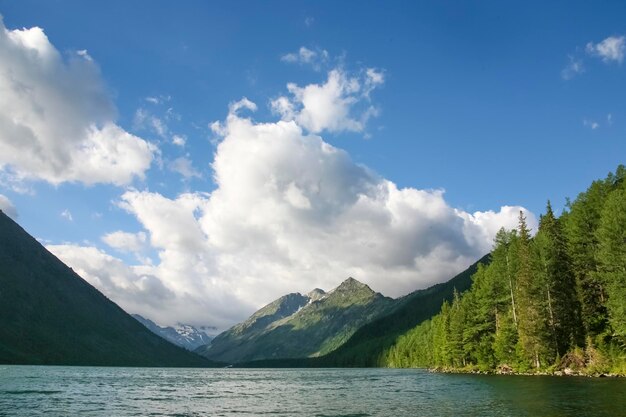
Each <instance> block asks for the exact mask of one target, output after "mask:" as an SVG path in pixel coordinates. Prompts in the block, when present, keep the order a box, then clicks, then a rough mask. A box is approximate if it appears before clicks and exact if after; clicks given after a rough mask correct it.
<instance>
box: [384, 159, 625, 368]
mask: <svg viewBox="0 0 626 417" xmlns="http://www.w3.org/2000/svg"><path fill="white" fill-rule="evenodd" d="M625 177H626V169H625V168H624V166H622V165H620V166H619V167H618V168H617V170H616V172H615V173H614V174H613V173H610V174H609V175H608V176H607V177H606V178H605V179H603V180H598V181H594V182H593V183H592V184H591V186H590V187H589V188H588V189H587V190H586V191H585V192H583V193H581V194H579V195H578V197H577V198H576V199H575V200H574V201H568V202H567V204H566V209H565V210H564V211H563V213H562V214H561V215H560V216H559V217H557V216H555V214H554V212H553V210H552V207H551V205H550V202H548V204H547V207H546V212H545V214H543V215H541V217H540V221H539V228H538V230H537V233H536V234H535V235H534V236H532V234H531V230H529V228H528V225H527V224H526V219H525V218H524V216H523V213H521V212H520V216H519V226H518V228H517V230H511V231H506V230H504V229H502V230H500V231H499V232H498V234H497V235H496V237H495V242H494V247H493V251H492V254H491V262H490V263H489V264H487V265H480V266H479V268H478V270H477V272H476V273H475V274H474V275H473V277H472V280H473V282H472V286H471V288H470V289H469V290H468V291H466V292H465V293H463V294H459V293H457V292H455V294H454V298H453V300H452V302H447V301H446V302H444V303H443V305H442V307H441V311H440V312H439V313H438V314H437V315H436V316H434V317H433V318H432V319H430V320H427V321H425V322H423V323H422V324H420V325H419V326H417V327H415V328H413V329H412V330H410V331H409V332H408V333H406V334H404V335H402V336H401V337H399V338H398V339H397V341H396V343H395V345H394V346H393V347H391V348H390V349H388V350H387V351H385V352H384V353H383V355H382V358H381V361H382V363H383V364H385V365H387V366H392V367H435V368H442V369H452V370H455V369H456V370H478V371H496V370H500V371H503V372H510V371H512V372H535V371H550V370H558V369H564V368H573V369H576V370H577V371H580V372H587V373H605V372H615V373H620V374H625V373H626V181H625Z"/></svg>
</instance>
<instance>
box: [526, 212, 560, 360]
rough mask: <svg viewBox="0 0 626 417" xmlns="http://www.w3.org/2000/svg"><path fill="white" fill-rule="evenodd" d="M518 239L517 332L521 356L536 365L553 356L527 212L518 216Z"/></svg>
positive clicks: (551, 358)
mask: <svg viewBox="0 0 626 417" xmlns="http://www.w3.org/2000/svg"><path fill="white" fill-rule="evenodd" d="M518 232H519V242H518V260H519V264H518V270H517V288H518V312H519V317H518V319H519V320H518V333H519V347H520V354H521V356H522V358H521V359H523V360H524V361H526V363H528V364H531V366H533V367H535V368H540V367H541V366H543V365H546V362H551V361H552V360H553V359H554V358H553V357H552V352H551V349H550V343H549V331H548V326H547V320H546V314H545V312H546V310H547V309H546V308H545V302H544V299H543V286H542V283H541V282H540V281H539V280H538V279H537V278H536V270H537V269H536V267H535V263H534V256H533V255H534V254H533V247H532V241H531V238H530V230H529V229H528V227H527V226H526V218H525V217H524V213H523V212H521V211H520V216H519V228H518Z"/></svg>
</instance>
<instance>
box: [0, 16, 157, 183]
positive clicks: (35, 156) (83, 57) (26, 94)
mask: <svg viewBox="0 0 626 417" xmlns="http://www.w3.org/2000/svg"><path fill="white" fill-rule="evenodd" d="M115 116H116V115H115V107H114V106H113V104H112V103H111V100H110V98H109V95H108V94H107V92H106V89H105V87H104V84H103V82H102V79H101V76H100V73H99V70H98V67H97V65H96V64H95V62H94V61H93V59H92V58H91V57H90V56H89V54H88V53H87V52H86V51H77V52H72V53H70V54H69V56H68V57H63V56H62V55H61V54H60V53H59V51H58V50H57V49H56V48H55V47H54V45H53V44H52V43H50V41H49V40H48V37H47V36H46V34H45V33H44V31H43V30H42V29H41V28H38V27H33V28H29V29H16V30H8V29H7V28H6V27H5V26H4V23H3V21H2V17H1V16H0V173H2V171H4V173H3V174H4V175H8V176H10V177H11V178H13V179H17V180H23V179H38V180H44V181H47V182H50V183H53V184H59V183H61V182H65V181H70V182H82V183H85V184H93V183H113V184H117V185H122V184H127V183H129V182H130V181H132V179H133V178H135V177H143V176H144V173H145V171H146V170H147V169H148V168H149V167H150V164H151V161H152V159H153V154H154V153H155V152H156V148H155V147H154V146H153V145H152V144H150V143H148V142H146V141H144V140H143V139H141V138H139V137H137V136H134V135H132V134H130V133H128V132H126V131H125V130H124V129H122V128H121V127H120V126H118V125H117V124H115Z"/></svg>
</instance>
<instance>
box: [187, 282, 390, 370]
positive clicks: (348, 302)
mask: <svg viewBox="0 0 626 417" xmlns="http://www.w3.org/2000/svg"><path fill="white" fill-rule="evenodd" d="M394 305H395V303H394V300H393V299H391V298H388V297H384V296H383V295H381V294H380V293H377V292H374V291H372V289H371V288H369V287H368V286H367V285H365V284H363V283H361V282H359V281H357V280H356V279H354V278H348V279H347V280H345V281H344V282H342V283H341V285H339V286H338V287H337V288H335V289H334V290H332V291H329V292H328V293H326V292H324V291H323V290H320V289H315V290H313V291H311V292H310V293H308V294H306V295H302V294H299V293H293V294H288V295H285V296H283V297H281V298H279V299H277V300H276V301H274V302H272V303H270V304H268V305H266V306H265V307H263V308H262V309H260V310H259V311H257V312H256V313H254V314H253V315H252V316H250V318H248V319H247V320H246V321H244V322H243V323H240V324H237V325H236V326H233V327H232V328H230V329H229V330H227V331H225V332H223V333H221V334H219V335H218V336H217V337H216V338H215V339H213V341H212V342H211V344H210V345H208V346H202V347H200V348H198V349H197V350H196V352H197V353H199V354H201V355H203V356H206V357H207V358H210V359H212V360H216V361H220V362H228V363H237V362H247V361H254V360H263V359H272V358H302V357H315V356H320V355H324V354H326V353H328V352H331V351H332V350H334V349H336V348H337V347H339V346H340V345H341V344H343V343H344V342H345V341H346V340H348V339H349V338H350V336H351V335H352V334H353V333H354V332H355V331H356V330H357V329H358V328H359V327H361V326H363V325H364V324H366V323H368V322H370V321H372V320H374V319H376V318H378V317H380V316H382V315H384V314H386V313H389V312H390V311H391V310H392V309H393V307H394Z"/></svg>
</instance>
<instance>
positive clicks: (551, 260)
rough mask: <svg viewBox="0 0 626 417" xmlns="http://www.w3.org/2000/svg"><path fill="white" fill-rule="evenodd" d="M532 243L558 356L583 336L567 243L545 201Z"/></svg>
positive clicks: (577, 342) (579, 344)
mask: <svg viewBox="0 0 626 417" xmlns="http://www.w3.org/2000/svg"><path fill="white" fill-rule="evenodd" d="M535 242H536V245H537V249H538V259H539V269H540V272H541V281H542V282H543V283H544V290H545V299H546V301H547V303H546V305H547V308H548V324H549V328H550V333H551V339H552V343H553V348H554V350H556V352H557V354H558V355H559V356H562V355H564V354H565V353H566V352H567V351H568V350H569V349H570V348H572V347H574V346H582V345H583V343H584V334H583V332H582V319H581V312H580V303H579V300H578V295H577V292H576V280H575V278H574V274H573V272H572V271H571V267H570V259H569V256H568V254H567V242H566V240H565V236H564V234H563V232H562V229H561V224H560V222H559V220H558V219H556V217H555V216H554V212H553V211H552V206H551V205H550V202H549V201H548V204H547V207H546V214H545V215H543V216H541V221H540V224H539V232H538V233H537V236H536V237H535Z"/></svg>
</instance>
